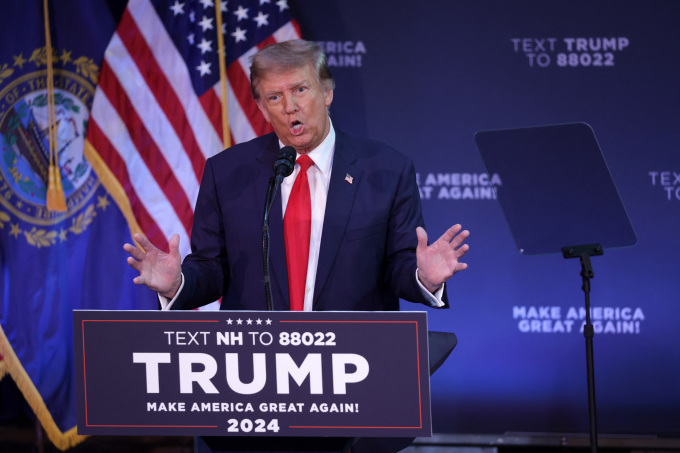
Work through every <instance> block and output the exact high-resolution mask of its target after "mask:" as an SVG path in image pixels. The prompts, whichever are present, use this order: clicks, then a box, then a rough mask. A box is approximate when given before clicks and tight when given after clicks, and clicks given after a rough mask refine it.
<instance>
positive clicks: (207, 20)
mask: <svg viewBox="0 0 680 453" xmlns="http://www.w3.org/2000/svg"><path fill="white" fill-rule="evenodd" d="M212 21H213V18H212V17H207V16H203V19H201V21H200V22H199V23H198V25H200V26H201V28H202V29H203V33H205V31H206V30H212V29H213V24H212Z"/></svg>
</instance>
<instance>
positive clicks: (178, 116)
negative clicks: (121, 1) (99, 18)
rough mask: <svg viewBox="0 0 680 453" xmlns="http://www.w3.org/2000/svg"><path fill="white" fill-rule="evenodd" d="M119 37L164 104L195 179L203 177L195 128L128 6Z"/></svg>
mask: <svg viewBox="0 0 680 453" xmlns="http://www.w3.org/2000/svg"><path fill="white" fill-rule="evenodd" d="M118 36H120V39H121V41H122V42H123V44H124V45H125V47H126V48H127V51H128V53H129V54H130V57H131V58H132V59H133V60H134V62H135V64H136V65H137V67H138V68H141V70H140V74H141V75H142V76H143V77H144V81H145V82H146V85H147V86H148V87H149V91H151V92H152V93H153V95H154V97H155V98H156V100H157V102H158V105H159V106H160V107H161V109H162V110H163V112H164V113H165V116H166V117H167V118H168V120H169V121H170V124H171V125H172V128H173V129H174V130H175V133H176V134H177V137H178V138H179V140H180V141H181V143H182V146H183V147H184V150H185V152H186V154H187V156H188V157H189V160H190V161H191V165H192V167H193V169H194V173H195V174H196V179H197V180H198V181H200V180H201V175H202V174H203V167H205V158H204V157H203V154H202V153H201V150H200V147H199V145H198V143H197V141H196V137H195V136H194V131H193V129H192V128H191V127H190V126H189V121H188V119H187V117H186V115H185V111H184V107H183V106H182V103H181V102H180V100H179V98H178V97H177V95H176V94H175V91H174V90H173V87H172V85H171V84H170V83H169V82H168V79H167V77H166V76H165V73H164V72H163V70H162V69H161V68H160V66H159V65H158V63H157V61H156V59H155V58H154V55H153V53H152V52H151V49H149V46H148V45H147V43H146V41H145V40H144V37H143V36H142V34H141V33H140V31H139V29H138V28H137V23H136V22H135V21H134V19H133V18H132V16H131V15H130V11H129V10H128V9H125V12H124V13H123V17H122V19H121V22H120V26H119V29H118Z"/></svg>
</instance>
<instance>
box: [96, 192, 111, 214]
mask: <svg viewBox="0 0 680 453" xmlns="http://www.w3.org/2000/svg"><path fill="white" fill-rule="evenodd" d="M110 204H111V203H110V202H109V199H108V198H107V197H106V195H104V196H103V197H97V207H98V208H101V209H102V211H106V208H107V207H108V206H109V205H110Z"/></svg>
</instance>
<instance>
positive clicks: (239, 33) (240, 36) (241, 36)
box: [231, 27, 246, 42]
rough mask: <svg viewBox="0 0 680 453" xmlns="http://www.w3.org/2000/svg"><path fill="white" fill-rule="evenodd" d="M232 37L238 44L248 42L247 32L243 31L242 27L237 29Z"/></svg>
mask: <svg viewBox="0 0 680 453" xmlns="http://www.w3.org/2000/svg"><path fill="white" fill-rule="evenodd" d="M231 36H233V37H234V39H236V42H239V41H245V40H246V31H245V30H241V27H236V31H235V32H234V33H232V34H231Z"/></svg>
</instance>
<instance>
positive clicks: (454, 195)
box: [416, 172, 502, 200]
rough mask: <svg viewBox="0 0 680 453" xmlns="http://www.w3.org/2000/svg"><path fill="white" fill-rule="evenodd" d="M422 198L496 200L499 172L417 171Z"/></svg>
mask: <svg viewBox="0 0 680 453" xmlns="http://www.w3.org/2000/svg"><path fill="white" fill-rule="evenodd" d="M416 182H417V183H418V189H419V190H420V199H421V200H495V199H496V187H498V186H500V185H502V182H501V177H500V176H499V175H498V174H497V173H493V174H491V175H488V174H486V173H455V172H451V173H434V172H433V173H416Z"/></svg>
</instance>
